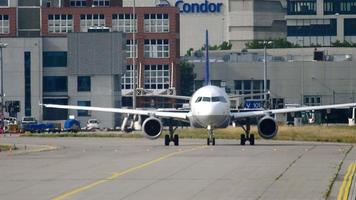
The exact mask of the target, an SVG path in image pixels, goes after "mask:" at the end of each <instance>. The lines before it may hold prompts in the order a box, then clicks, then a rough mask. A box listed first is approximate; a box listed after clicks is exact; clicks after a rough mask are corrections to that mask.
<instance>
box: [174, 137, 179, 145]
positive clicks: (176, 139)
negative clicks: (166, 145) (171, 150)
mask: <svg viewBox="0 0 356 200" xmlns="http://www.w3.org/2000/svg"><path fill="white" fill-rule="evenodd" d="M173 142H174V145H175V146H178V145H179V136H178V135H174V136H173Z"/></svg>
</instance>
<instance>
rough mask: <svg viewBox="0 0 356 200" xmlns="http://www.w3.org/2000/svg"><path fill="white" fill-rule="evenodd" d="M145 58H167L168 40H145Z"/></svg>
mask: <svg viewBox="0 0 356 200" xmlns="http://www.w3.org/2000/svg"><path fill="white" fill-rule="evenodd" d="M144 54H145V58H169V42H168V40H145V45H144Z"/></svg>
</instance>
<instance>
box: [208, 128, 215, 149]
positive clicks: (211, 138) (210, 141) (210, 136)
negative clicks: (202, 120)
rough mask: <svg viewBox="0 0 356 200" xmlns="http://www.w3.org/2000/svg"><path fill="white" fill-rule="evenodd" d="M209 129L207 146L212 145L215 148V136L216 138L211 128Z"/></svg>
mask: <svg viewBox="0 0 356 200" xmlns="http://www.w3.org/2000/svg"><path fill="white" fill-rule="evenodd" d="M207 129H208V138H207V139H206V144H207V145H208V146H209V145H210V144H211V145H213V146H215V136H214V131H213V129H212V128H211V126H210V125H209V126H208V127H207Z"/></svg>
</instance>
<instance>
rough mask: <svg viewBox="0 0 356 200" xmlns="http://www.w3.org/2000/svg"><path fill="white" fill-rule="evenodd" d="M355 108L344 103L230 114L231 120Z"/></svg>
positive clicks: (350, 104) (354, 105)
mask: <svg viewBox="0 0 356 200" xmlns="http://www.w3.org/2000/svg"><path fill="white" fill-rule="evenodd" d="M351 107H356V103H345V104H333V105H324V106H304V107H298V108H282V109H273V110H259V111H247V112H236V113H231V115H232V117H233V118H246V117H257V116H263V115H268V114H280V113H292V112H301V111H308V110H325V109H331V108H351Z"/></svg>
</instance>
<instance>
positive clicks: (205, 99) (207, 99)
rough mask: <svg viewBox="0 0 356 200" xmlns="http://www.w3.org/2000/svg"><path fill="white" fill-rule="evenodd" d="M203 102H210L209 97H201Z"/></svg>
mask: <svg viewBox="0 0 356 200" xmlns="http://www.w3.org/2000/svg"><path fill="white" fill-rule="evenodd" d="M203 101H205V102H210V101H211V100H210V97H203Z"/></svg>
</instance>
